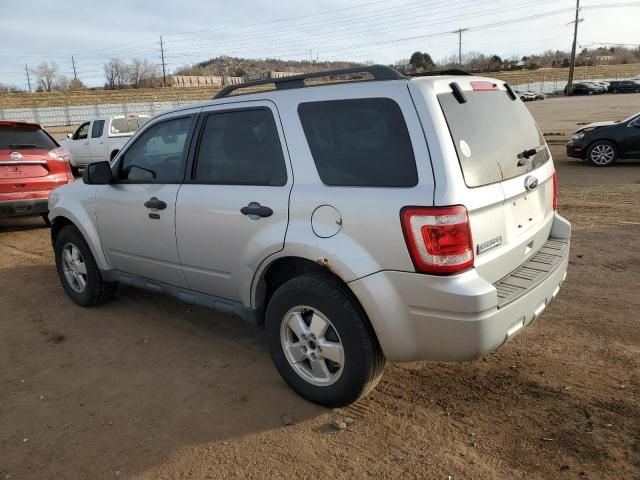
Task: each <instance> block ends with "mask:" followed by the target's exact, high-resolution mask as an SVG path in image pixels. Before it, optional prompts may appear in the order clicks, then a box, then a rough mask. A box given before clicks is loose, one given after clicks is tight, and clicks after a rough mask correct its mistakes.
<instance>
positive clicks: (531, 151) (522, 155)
mask: <svg viewBox="0 0 640 480" xmlns="http://www.w3.org/2000/svg"><path fill="white" fill-rule="evenodd" d="M536 153H538V148H537V147H536V148H530V149H529V150H525V151H524V152H520V153H519V154H518V158H529V157H533V156H534V155H535V154H536Z"/></svg>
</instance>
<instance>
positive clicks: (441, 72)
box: [407, 68, 471, 77]
mask: <svg viewBox="0 0 640 480" xmlns="http://www.w3.org/2000/svg"><path fill="white" fill-rule="evenodd" d="M435 75H471V73H469V72H465V71H464V70H460V69H459V68H451V69H449V70H434V71H432V72H420V73H410V74H408V75H407V76H409V77H433V76H435Z"/></svg>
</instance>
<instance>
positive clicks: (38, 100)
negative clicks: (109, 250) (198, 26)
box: [0, 63, 640, 109]
mask: <svg viewBox="0 0 640 480" xmlns="http://www.w3.org/2000/svg"><path fill="white" fill-rule="evenodd" d="M568 73H569V70H568V69H567V68H554V69H540V70H531V71H529V70H524V71H515V72H491V73H487V74H485V75H486V76H491V77H495V78H498V79H500V80H504V81H506V82H509V83H511V84H514V85H517V84H522V83H533V82H539V81H558V82H566V80H567V75H568ZM638 74H640V63H635V64H629V65H602V66H599V67H578V68H576V73H575V78H576V79H577V80H580V79H583V78H584V79H587V78H592V79H593V78H616V77H617V78H631V77H634V76H636V75H638ZM218 90H219V89H215V88H209V87H207V88H204V87H199V88H141V89H135V90H134V89H127V90H80V91H74V92H53V93H10V94H3V95H0V109H4V108H33V107H55V106H64V105H95V104H104V103H125V102H126V103H139V102H157V101H171V100H178V99H180V100H206V99H209V98H212V97H213V96H214V95H215V94H216V92H217V91H218Z"/></svg>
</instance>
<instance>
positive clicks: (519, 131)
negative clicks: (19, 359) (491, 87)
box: [438, 90, 550, 187]
mask: <svg viewBox="0 0 640 480" xmlns="http://www.w3.org/2000/svg"><path fill="white" fill-rule="evenodd" d="M464 95H465V97H466V99H467V101H466V102H465V103H460V102H459V101H458V100H457V99H456V98H455V97H454V95H453V93H441V94H439V95H438V101H439V102H440V106H441V107H442V111H443V112H444V116H445V118H446V120H447V125H448V126H449V131H450V132H451V138H452V139H453V143H454V145H455V148H456V152H457V154H458V159H459V161H460V166H461V168H462V173H463V175H464V179H465V183H466V184H467V186H469V187H478V186H481V185H488V184H491V183H496V182H500V181H503V180H508V179H510V178H514V177H517V176H519V175H522V174H524V173H527V172H528V171H531V170H533V169H534V168H537V167H539V166H540V165H542V164H543V163H545V162H546V161H547V160H549V158H550V154H549V150H548V148H547V146H546V143H545V141H544V137H543V136H542V133H541V132H540V130H539V129H538V127H537V125H536V123H535V121H534V120H533V117H532V116H531V114H530V113H529V110H528V109H527V107H526V106H525V105H524V103H522V101H520V100H512V99H511V97H509V95H507V93H506V92H505V91H504V90H495V91H465V92H464Z"/></svg>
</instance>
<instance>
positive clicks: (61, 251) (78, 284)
mask: <svg viewBox="0 0 640 480" xmlns="http://www.w3.org/2000/svg"><path fill="white" fill-rule="evenodd" d="M54 250H55V257H56V269H57V270H58V277H59V278H60V283H61V284H62V288H64V291H65V292H66V294H67V295H68V296H69V298H70V299H71V300H73V302H75V303H77V304H78V305H80V306H82V307H90V306H93V305H100V304H102V303H106V302H108V301H109V300H111V298H112V297H113V293H114V291H115V284H113V283H108V282H105V280H104V279H103V278H102V274H101V273H100V270H99V269H98V266H97V264H96V261H95V259H94V258H93V254H92V253H91V249H90V248H89V245H87V242H86V241H85V239H84V238H83V237H82V234H81V233H80V231H79V230H78V229H77V228H76V227H74V226H72V225H68V226H66V227H64V228H63V229H62V230H60V233H59V234H58V236H57V238H56V242H55V246H54Z"/></svg>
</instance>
